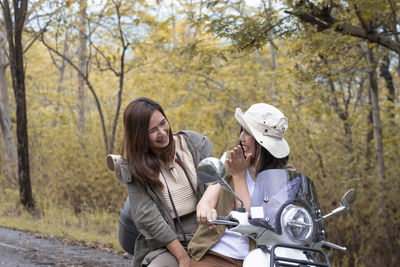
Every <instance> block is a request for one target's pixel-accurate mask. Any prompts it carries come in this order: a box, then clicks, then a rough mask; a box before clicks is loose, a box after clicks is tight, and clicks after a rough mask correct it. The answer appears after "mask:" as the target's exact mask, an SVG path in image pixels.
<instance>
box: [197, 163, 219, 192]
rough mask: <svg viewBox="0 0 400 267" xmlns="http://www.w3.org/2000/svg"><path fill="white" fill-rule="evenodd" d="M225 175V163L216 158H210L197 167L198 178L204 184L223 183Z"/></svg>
mask: <svg viewBox="0 0 400 267" xmlns="http://www.w3.org/2000/svg"><path fill="white" fill-rule="evenodd" d="M224 175H225V166H224V163H223V162H222V161H221V160H219V159H217V158H214V157H208V158H205V159H203V160H202V161H200V163H199V166H198V167H197V176H198V177H199V179H200V181H201V182H202V183H204V184H207V185H209V184H215V183H222V181H221V179H222V178H223V177H224Z"/></svg>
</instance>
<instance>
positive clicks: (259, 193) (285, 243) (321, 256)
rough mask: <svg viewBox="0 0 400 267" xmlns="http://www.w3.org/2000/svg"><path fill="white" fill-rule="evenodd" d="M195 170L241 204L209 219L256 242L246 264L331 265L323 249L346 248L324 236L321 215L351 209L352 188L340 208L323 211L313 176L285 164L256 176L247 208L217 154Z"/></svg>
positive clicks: (203, 179)
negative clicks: (228, 211) (226, 212)
mask: <svg viewBox="0 0 400 267" xmlns="http://www.w3.org/2000/svg"><path fill="white" fill-rule="evenodd" d="M197 175H198V176H199V178H200V180H201V181H202V182H203V183H205V184H215V183H219V184H221V185H222V186H223V188H224V189H226V190H228V191H229V192H230V193H231V194H232V195H233V196H234V197H235V198H236V199H237V200H238V202H239V203H241V207H239V208H238V209H237V210H234V211H232V212H231V213H230V214H229V216H218V217H217V219H216V220H210V221H209V223H210V224H216V225H219V224H221V225H225V226H227V228H228V229H230V230H231V231H235V232H238V233H241V234H242V235H245V236H247V237H249V238H252V239H253V240H254V241H255V242H256V244H257V248H256V249H254V250H252V251H250V253H249V254H248V255H247V257H246V258H245V259H244V262H243V266H244V267H257V266H270V267H274V266H275V267H278V266H290V267H293V266H299V267H306V266H331V264H330V261H329V259H328V257H327V255H326V253H325V252H324V251H323V250H322V248H323V249H330V248H333V249H337V250H340V251H346V248H345V247H342V246H339V245H336V244H333V243H330V242H328V241H326V237H327V230H326V225H325V219H327V218H328V217H331V216H333V215H338V214H341V213H344V212H346V211H348V210H349V209H350V207H351V206H352V204H353V203H354V201H355V199H356V191H355V190H354V189H350V190H349V191H347V192H346V194H345V195H344V196H343V198H342V200H341V201H340V206H339V207H338V208H336V209H334V210H333V211H332V212H330V213H328V214H326V215H322V214H321V211H320V206H319V202H318V197H317V193H316V189H315V187H314V184H313V182H312V180H311V179H309V178H308V177H306V176H305V175H304V174H301V173H297V172H293V171H287V170H283V169H271V170H264V171H262V172H260V173H259V174H258V175H257V179H256V183H255V187H254V191H253V194H252V197H251V204H250V208H249V211H248V212H247V211H246V210H245V209H244V207H243V202H242V201H241V200H240V199H239V197H238V196H237V195H236V194H235V192H234V191H233V190H232V188H231V187H230V186H229V185H228V183H227V182H226V180H225V179H224V175H225V167H224V164H223V162H222V161H221V160H220V159H218V158H214V157H210V158H206V159H204V160H203V161H201V162H200V164H199V166H198V169H197Z"/></svg>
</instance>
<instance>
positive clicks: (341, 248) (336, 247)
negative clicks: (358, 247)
mask: <svg viewBox="0 0 400 267" xmlns="http://www.w3.org/2000/svg"><path fill="white" fill-rule="evenodd" d="M323 242H324V243H323V246H327V247H330V248H334V249H337V250H340V251H343V252H346V250H347V248H346V247H341V246H339V245H336V244H333V243H331V242H328V241H323Z"/></svg>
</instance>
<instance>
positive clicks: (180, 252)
mask: <svg viewBox="0 0 400 267" xmlns="http://www.w3.org/2000/svg"><path fill="white" fill-rule="evenodd" d="M166 247H167V249H168V250H169V252H171V254H172V255H174V257H175V258H176V259H177V261H178V263H179V267H189V266H190V257H189V254H188V253H187V252H186V250H185V248H184V247H183V246H182V244H181V242H179V240H178V239H174V240H173V241H171V242H169V243H168V244H167V245H166Z"/></svg>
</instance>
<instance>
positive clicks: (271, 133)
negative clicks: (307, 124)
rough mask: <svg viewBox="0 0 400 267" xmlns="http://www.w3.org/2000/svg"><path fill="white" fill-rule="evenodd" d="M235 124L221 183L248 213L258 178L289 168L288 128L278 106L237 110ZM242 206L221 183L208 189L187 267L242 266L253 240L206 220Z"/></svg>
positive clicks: (201, 206) (201, 201)
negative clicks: (225, 185) (224, 187)
mask: <svg viewBox="0 0 400 267" xmlns="http://www.w3.org/2000/svg"><path fill="white" fill-rule="evenodd" d="M235 118H236V120H237V121H238V122H239V124H240V126H241V129H240V136H239V145H238V146H236V147H235V148H234V149H232V150H231V151H229V152H227V153H226V154H225V155H226V157H223V158H226V160H225V165H226V168H227V174H226V175H225V179H226V180H227V182H228V184H229V185H230V186H231V187H232V188H233V190H234V191H235V193H236V194H237V195H238V197H239V198H240V199H241V200H242V201H243V203H244V208H246V210H248V209H249V206H250V201H251V195H252V192H253V189H254V185H255V180H256V177H257V175H258V174H259V173H260V172H261V171H263V170H267V169H291V170H294V168H293V167H292V166H291V165H289V164H288V160H289V151H290V149H289V145H288V143H287V142H286V140H285V139H284V134H285V132H286V130H287V127H288V124H287V120H286V117H285V116H284V115H283V113H282V112H281V111H279V110H278V109H277V108H275V107H273V106H271V105H268V104H264V103H258V104H254V105H252V106H251V107H250V108H249V109H248V110H247V111H246V112H245V113H243V112H242V111H241V109H240V108H237V109H236V113H235ZM239 205H240V203H238V202H237V201H236V199H235V198H234V197H233V196H232V194H230V193H229V192H227V191H226V190H221V185H219V184H215V185H210V186H208V188H207V190H206V192H205V193H204V195H203V197H202V199H201V200H200V202H199V204H198V205H197V218H198V221H199V222H200V223H202V225H200V226H199V228H198V229H197V231H196V233H195V235H194V237H193V238H192V240H191V242H190V244H189V246H188V249H189V252H190V254H191V256H192V260H191V266H193V267H202V266H204V267H206V266H242V263H243V259H244V258H245V257H246V256H247V254H248V253H249V251H250V250H251V249H253V248H255V243H254V241H253V240H249V239H248V238H247V237H245V236H243V235H241V234H240V233H236V232H233V231H230V230H228V229H227V228H226V227H225V226H222V225H219V226H216V227H210V226H209V225H208V220H210V219H213V220H215V219H216V217H217V213H218V215H222V216H226V215H228V214H229V213H230V211H232V210H233V209H234V208H235V207H238V206H239Z"/></svg>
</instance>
